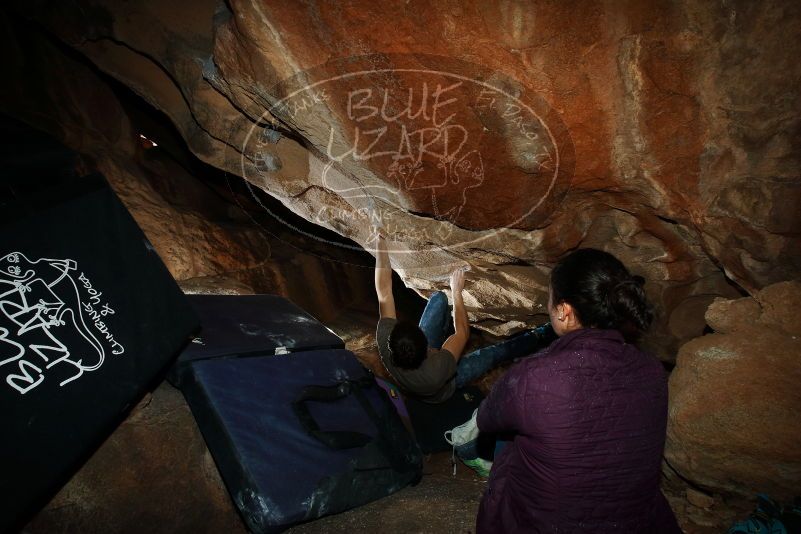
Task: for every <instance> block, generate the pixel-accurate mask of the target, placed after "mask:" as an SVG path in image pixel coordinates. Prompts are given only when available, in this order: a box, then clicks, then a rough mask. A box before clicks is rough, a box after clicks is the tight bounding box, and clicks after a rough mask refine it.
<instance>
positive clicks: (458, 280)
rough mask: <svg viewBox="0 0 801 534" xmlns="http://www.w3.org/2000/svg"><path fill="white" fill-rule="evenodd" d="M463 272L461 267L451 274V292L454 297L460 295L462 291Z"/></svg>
mask: <svg viewBox="0 0 801 534" xmlns="http://www.w3.org/2000/svg"><path fill="white" fill-rule="evenodd" d="M465 270H466V269H464V268H463V267H462V268H459V269H456V270H455V271H453V273H451V292H452V293H453V295H454V296H456V295H457V294H460V293H461V292H462V289H464V273H465Z"/></svg>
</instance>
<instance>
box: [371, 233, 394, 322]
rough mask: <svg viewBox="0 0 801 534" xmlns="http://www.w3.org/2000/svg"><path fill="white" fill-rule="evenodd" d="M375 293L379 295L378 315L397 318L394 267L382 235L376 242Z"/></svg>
mask: <svg viewBox="0 0 801 534" xmlns="http://www.w3.org/2000/svg"><path fill="white" fill-rule="evenodd" d="M375 247H376V255H375V292H376V295H378V315H379V317H381V318H385V317H387V318H390V319H394V318H395V297H394V296H393V295H392V265H390V263H389V253H388V252H387V244H386V242H385V241H384V238H383V237H381V236H380V235H379V236H378V237H377V238H376V240H375Z"/></svg>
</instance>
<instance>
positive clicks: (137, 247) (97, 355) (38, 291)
mask: <svg viewBox="0 0 801 534" xmlns="http://www.w3.org/2000/svg"><path fill="white" fill-rule="evenodd" d="M12 211H13V216H12V215H11V213H9V212H7V213H4V217H3V222H2V225H0V424H1V425H2V429H3V430H2V436H3V439H2V443H0V470H2V476H0V495H2V496H3V498H2V500H0V531H6V530H10V529H12V528H15V527H18V526H21V524H22V523H24V522H25V521H26V519H27V516H28V515H29V514H32V513H33V512H34V511H35V510H36V508H38V507H40V506H42V505H44V504H45V503H46V502H47V499H48V498H50V497H51V496H52V495H53V494H54V493H55V492H56V491H57V490H58V489H59V488H60V486H61V485H62V484H64V483H65V482H66V481H67V480H68V479H69V477H70V476H72V474H73V473H74V472H75V471H77V469H78V468H79V467H80V465H81V463H82V462H83V461H84V460H85V459H86V458H88V457H89V455H90V454H91V453H92V452H93V451H94V450H95V448H96V447H97V446H99V444H100V443H102V441H103V440H104V439H105V438H106V437H107V436H108V435H109V434H110V433H111V432H112V431H113V430H114V428H115V427H116V426H117V425H118V424H119V422H120V421H121V420H122V418H123V416H124V415H125V413H126V411H127V410H128V409H129V408H130V407H131V406H132V405H133V404H134V403H136V402H138V400H139V399H140V398H141V397H142V395H143V394H144V392H145V391H146V390H147V389H148V388H149V387H151V386H153V385H154V381H156V380H158V379H160V377H161V376H163V373H164V371H165V370H166V368H167V366H169V364H170V363H171V362H172V361H173V359H174V358H175V356H176V355H177V353H178V352H179V351H180V350H181V349H182V347H183V346H184V344H185V343H186V341H187V340H188V338H189V336H190V334H191V333H192V332H193V331H194V330H196V329H197V327H198V320H197V317H196V316H195V313H194V311H193V310H192V308H191V307H190V306H189V304H188V302H187V301H186V298H185V297H184V295H183V294H182V293H181V291H180V289H179V288H178V286H177V285H176V283H175V281H174V280H173V278H172V276H170V273H169V272H168V271H167V269H166V268H165V266H164V264H163V263H162V262H161V260H160V259H159V256H158V255H157V254H156V252H155V250H154V249H153V247H152V246H151V244H150V243H149V242H148V241H147V239H146V238H145V236H144V234H143V233H142V231H141V230H140V229H139V227H138V226H137V225H136V223H135V222H134V220H133V218H132V217H131V216H130V214H129V213H128V212H127V211H126V209H125V208H124V207H123V205H122V203H121V202H120V201H119V199H118V198H117V197H116V196H115V195H114V193H113V192H112V191H111V189H110V188H109V187H108V185H107V184H106V182H105V180H103V179H102V178H101V177H99V176H97V177H93V178H82V179H80V180H79V181H78V183H76V184H70V185H69V187H67V188H64V189H62V190H59V191H46V192H44V191H43V192H41V194H37V195H36V196H35V198H30V199H23V198H19V199H17V201H15V205H14V209H13V210H12Z"/></svg>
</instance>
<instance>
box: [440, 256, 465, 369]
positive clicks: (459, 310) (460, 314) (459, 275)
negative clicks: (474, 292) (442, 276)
mask: <svg viewBox="0 0 801 534" xmlns="http://www.w3.org/2000/svg"><path fill="white" fill-rule="evenodd" d="M464 272H465V270H464V269H457V270H456V271H454V272H453V274H451V293H452V294H453V329H454V333H453V334H452V335H451V336H450V337H449V338H448V339H446V340H445V343H444V344H443V345H442V348H443V349H445V350H447V351H448V352H450V353H451V354H453V357H454V358H455V359H456V361H457V362H458V361H459V358H461V357H462V353H463V352H464V348H465V346H466V345H467V340H468V339H469V338H470V323H469V322H468V321H467V311H466V310H465V308H464V301H463V300H462V289H464Z"/></svg>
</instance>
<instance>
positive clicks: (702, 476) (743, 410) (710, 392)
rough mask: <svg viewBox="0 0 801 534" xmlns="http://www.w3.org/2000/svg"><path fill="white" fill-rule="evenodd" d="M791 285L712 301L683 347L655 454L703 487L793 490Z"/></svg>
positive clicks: (800, 303) (799, 403)
mask: <svg viewBox="0 0 801 534" xmlns="http://www.w3.org/2000/svg"><path fill="white" fill-rule="evenodd" d="M799 309H801V283H799V282H797V281H792V282H782V283H778V284H774V285H771V286H768V287H766V288H765V289H763V290H762V291H760V292H758V293H757V294H756V295H755V297H754V298H751V297H747V298H743V299H738V300H718V301H716V302H715V303H713V304H712V305H711V306H710V307H709V310H708V311H707V315H706V316H707V320H708V322H709V324H710V326H711V327H712V328H714V329H715V330H716V332H715V333H713V334H709V335H706V336H703V337H699V338H697V339H694V340H692V341H690V342H689V343H687V344H685V345H684V346H683V347H682V348H681V350H680V351H679V355H678V358H677V360H676V367H675V369H674V370H673V373H672V374H671V377H670V409H669V419H668V433H667V444H666V448H665V457H666V459H667V461H668V462H669V464H670V465H671V466H672V467H673V468H674V469H675V470H676V471H678V473H679V474H680V475H681V476H683V477H684V478H686V479H688V480H690V481H692V482H694V483H696V484H698V485H701V486H703V487H705V488H709V489H712V490H716V491H718V490H720V491H727V492H732V493H739V494H742V495H745V496H753V495H755V494H756V493H759V492H763V493H767V494H769V495H771V496H773V497H774V498H777V499H790V500H791V499H792V497H793V496H795V495H798V492H799V488H801V447H800V446H799V444H801V425H799V424H798V421H799V416H798V414H799V413H801V388H799V384H801V323H799V321H798V319H797V318H798V310H799Z"/></svg>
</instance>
